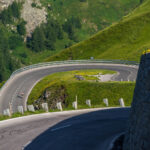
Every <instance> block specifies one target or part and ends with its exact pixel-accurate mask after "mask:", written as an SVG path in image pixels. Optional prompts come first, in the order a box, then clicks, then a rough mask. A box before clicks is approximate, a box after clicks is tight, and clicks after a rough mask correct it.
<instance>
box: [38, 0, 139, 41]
mask: <svg viewBox="0 0 150 150" xmlns="http://www.w3.org/2000/svg"><path fill="white" fill-rule="evenodd" d="M41 2H42V4H43V5H44V6H48V4H50V5H51V7H50V9H48V12H49V15H50V16H51V17H53V18H54V19H57V20H58V22H60V23H64V22H65V19H67V18H70V17H71V16H75V17H77V16H78V17H80V18H81V20H82V23H83V28H82V30H80V31H77V34H78V35H79V37H80V40H83V39H85V38H87V37H89V36H90V35H91V34H93V33H95V32H97V31H99V30H101V29H104V28H105V27H106V26H109V25H111V24H112V23H114V22H116V21H118V20H119V19H121V18H122V16H124V15H126V14H127V13H128V12H129V11H131V10H132V9H133V8H135V7H136V6H137V5H139V0H111V1H110V0H94V1H93V0H86V2H80V0H63V1H62V0H55V1H53V0H41Z"/></svg>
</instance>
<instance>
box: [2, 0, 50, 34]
mask: <svg viewBox="0 0 150 150" xmlns="http://www.w3.org/2000/svg"><path fill="white" fill-rule="evenodd" d="M14 1H17V2H24V4H23V8H22V10H21V17H22V18H23V19H24V20H25V21H26V22H27V24H26V30H27V35H26V36H29V37H30V36H31V33H32V32H33V31H34V29H35V28H36V27H37V26H39V25H40V24H41V23H45V22H47V11H46V8H45V7H42V5H41V3H40V0H25V1H24V0H0V11H2V10H3V9H5V8H7V7H8V6H9V5H11V4H12V3H13V2H14ZM32 3H36V5H37V6H39V8H38V7H37V8H36V7H32Z"/></svg>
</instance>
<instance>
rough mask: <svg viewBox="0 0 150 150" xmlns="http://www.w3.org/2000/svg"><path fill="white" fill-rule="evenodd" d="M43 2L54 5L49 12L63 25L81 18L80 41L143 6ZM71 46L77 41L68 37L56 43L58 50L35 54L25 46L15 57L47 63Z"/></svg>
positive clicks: (125, 1) (127, 0)
mask: <svg viewBox="0 0 150 150" xmlns="http://www.w3.org/2000/svg"><path fill="white" fill-rule="evenodd" d="M114 1H115V2H114ZM41 2H42V4H43V5H44V6H48V4H50V5H51V9H47V10H48V14H49V15H50V16H51V17H53V18H54V19H56V20H57V21H58V22H59V23H60V24H63V23H64V21H65V20H66V19H68V18H70V17H71V16H79V17H80V18H81V21H82V24H83V26H82V29H80V30H76V34H77V37H78V38H77V39H78V41H82V40H85V39H87V38H88V37H90V36H91V35H93V34H94V33H96V32H97V31H99V30H101V29H103V28H105V27H107V26H109V25H111V24H112V23H114V22H116V21H118V20H120V19H121V17H122V16H124V15H125V14H127V13H128V12H130V11H131V10H132V9H133V8H135V7H136V6H137V5H139V0H117V1H116V0H112V1H110V0H107V1H106V0H94V1H93V0H87V2H80V1H79V0H64V1H63V2H62V0H55V1H54V0H41ZM8 34H9V32H8ZM68 43H72V44H74V43H75V42H73V41H71V40H70V39H68V36H67V35H66V34H65V36H64V39H63V40H58V41H57V42H56V44H55V46H56V51H50V50H45V51H43V52H40V53H34V52H32V51H30V50H29V49H28V48H26V47H25V45H22V46H19V47H17V48H16V49H15V50H13V51H12V53H11V54H12V56H13V57H16V59H19V60H20V61H21V62H22V64H24V65H29V64H34V63H39V62H43V61H44V60H45V59H46V58H47V57H49V56H53V55H55V54H57V53H58V52H60V51H61V50H62V49H64V47H65V45H68ZM24 56H25V57H24Z"/></svg>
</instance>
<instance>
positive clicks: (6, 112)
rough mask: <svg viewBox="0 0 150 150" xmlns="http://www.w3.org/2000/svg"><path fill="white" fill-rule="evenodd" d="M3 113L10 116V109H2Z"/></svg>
mask: <svg viewBox="0 0 150 150" xmlns="http://www.w3.org/2000/svg"><path fill="white" fill-rule="evenodd" d="M3 115H4V116H9V117H11V113H10V110H9V109H5V110H4V111H3Z"/></svg>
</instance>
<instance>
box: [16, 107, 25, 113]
mask: <svg viewBox="0 0 150 150" xmlns="http://www.w3.org/2000/svg"><path fill="white" fill-rule="evenodd" d="M17 108H18V112H19V113H21V114H24V110H23V106H18V107H17Z"/></svg>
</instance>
